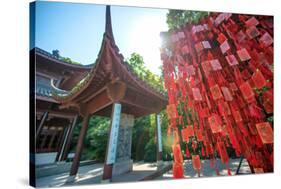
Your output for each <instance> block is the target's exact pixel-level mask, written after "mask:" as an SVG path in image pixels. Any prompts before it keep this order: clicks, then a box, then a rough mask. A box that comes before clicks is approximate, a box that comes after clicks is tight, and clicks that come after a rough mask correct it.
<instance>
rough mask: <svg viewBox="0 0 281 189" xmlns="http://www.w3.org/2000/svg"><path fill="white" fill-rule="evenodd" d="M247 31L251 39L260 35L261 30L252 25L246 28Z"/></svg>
mask: <svg viewBox="0 0 281 189" xmlns="http://www.w3.org/2000/svg"><path fill="white" fill-rule="evenodd" d="M246 33H247V35H248V37H249V38H250V39H253V38H256V37H258V36H259V35H260V32H259V30H258V29H257V28H256V27H255V26H251V27H250V28H248V29H247V30H246Z"/></svg>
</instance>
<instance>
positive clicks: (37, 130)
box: [36, 112, 48, 140]
mask: <svg viewBox="0 0 281 189" xmlns="http://www.w3.org/2000/svg"><path fill="white" fill-rule="evenodd" d="M47 117H48V112H45V113H44V114H43V115H42V119H41V121H40V124H39V125H38V127H37V128H36V140H37V137H38V136H39V134H40V132H41V130H42V128H43V125H44V123H45V120H46V119H47Z"/></svg>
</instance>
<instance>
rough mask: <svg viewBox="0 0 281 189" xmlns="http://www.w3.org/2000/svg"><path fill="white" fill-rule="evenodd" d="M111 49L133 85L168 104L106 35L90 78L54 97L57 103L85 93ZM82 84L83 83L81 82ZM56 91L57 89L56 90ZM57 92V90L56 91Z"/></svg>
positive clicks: (71, 99)
mask: <svg viewBox="0 0 281 189" xmlns="http://www.w3.org/2000/svg"><path fill="white" fill-rule="evenodd" d="M106 48H110V49H111V50H113V54H114V58H115V59H117V60H116V61H115V62H116V63H118V64H120V66H121V67H122V70H124V71H125V73H126V75H127V76H129V77H130V79H131V80H132V81H133V83H132V85H134V86H137V87H138V88H139V89H140V90H143V91H145V92H147V93H149V94H151V95H152V96H156V97H158V98H160V99H161V100H162V101H165V102H167V98H166V97H165V96H164V95H163V94H162V93H160V92H158V91H156V90H155V89H154V88H152V87H151V86H150V85H149V84H148V83H147V82H145V81H143V80H141V79H140V78H139V77H138V76H137V75H136V74H135V73H134V72H133V70H131V68H130V67H129V65H128V64H127V63H126V62H124V58H123V55H122V54H120V53H119V49H118V47H117V45H116V44H115V42H114V40H112V39H111V37H110V36H108V35H107V34H106V33H105V34H104V37H103V41H102V46H101V50H100V52H99V55H98V58H97V60H96V64H95V65H94V66H93V67H92V69H91V71H90V72H89V76H88V77H89V78H87V79H86V80H85V81H84V82H83V83H81V84H80V86H79V88H78V89H76V90H75V89H74V88H75V87H74V88H73V89H72V90H70V91H68V94H67V93H64V94H59V93H58V94H59V95H56V96H53V97H54V98H55V99H56V100H57V101H59V102H61V103H67V102H71V101H73V100H74V99H75V98H76V97H78V96H79V95H80V94H82V93H83V91H85V90H86V89H87V87H88V86H89V84H90V83H91V82H94V78H95V77H94V76H95V74H96V70H98V68H99V66H100V64H101V62H102V61H101V60H102V58H103V53H105V49H106ZM80 82H81V81H80ZM54 90H55V89H54ZM55 91H56V90H55Z"/></svg>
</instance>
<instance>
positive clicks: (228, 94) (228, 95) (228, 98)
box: [221, 87, 233, 101]
mask: <svg viewBox="0 0 281 189" xmlns="http://www.w3.org/2000/svg"><path fill="white" fill-rule="evenodd" d="M221 90H222V93H223V96H224V99H225V100H226V101H232V100H233V97H232V94H231V92H230V90H229V89H228V88H227V87H221Z"/></svg>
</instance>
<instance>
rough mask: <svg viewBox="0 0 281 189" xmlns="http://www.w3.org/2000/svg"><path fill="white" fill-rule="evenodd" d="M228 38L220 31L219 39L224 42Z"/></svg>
mask: <svg viewBox="0 0 281 189" xmlns="http://www.w3.org/2000/svg"><path fill="white" fill-rule="evenodd" d="M225 40H226V37H225V35H224V34H223V33H220V34H219V36H218V38H217V41H218V42H219V43H220V44H222V43H223V42H224V41H225Z"/></svg>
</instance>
